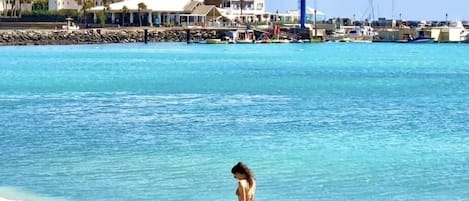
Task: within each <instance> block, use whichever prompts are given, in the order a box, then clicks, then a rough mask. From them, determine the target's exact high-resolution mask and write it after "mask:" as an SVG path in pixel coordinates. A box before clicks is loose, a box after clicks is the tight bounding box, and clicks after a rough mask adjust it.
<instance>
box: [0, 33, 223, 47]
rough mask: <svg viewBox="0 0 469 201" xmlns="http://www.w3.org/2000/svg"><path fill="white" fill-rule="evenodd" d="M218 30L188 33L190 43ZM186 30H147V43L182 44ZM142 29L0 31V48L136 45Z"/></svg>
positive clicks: (142, 39)
mask: <svg viewBox="0 0 469 201" xmlns="http://www.w3.org/2000/svg"><path fill="white" fill-rule="evenodd" d="M220 33H221V32H220V31H217V30H191V31H190V35H191V40H198V39H200V38H217V37H219V34H220ZM186 35H187V32H186V30H183V29H179V30H174V29H165V30H161V29H148V42H185V41H186V39H187V38H186ZM143 41H144V29H84V30H73V31H72V30H0V45H71V44H102V43H138V42H143Z"/></svg>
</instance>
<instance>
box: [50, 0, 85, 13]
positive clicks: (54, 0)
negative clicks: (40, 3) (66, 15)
mask: <svg viewBox="0 0 469 201" xmlns="http://www.w3.org/2000/svg"><path fill="white" fill-rule="evenodd" d="M82 5H83V0H49V10H51V11H57V10H80V9H81V7H82Z"/></svg>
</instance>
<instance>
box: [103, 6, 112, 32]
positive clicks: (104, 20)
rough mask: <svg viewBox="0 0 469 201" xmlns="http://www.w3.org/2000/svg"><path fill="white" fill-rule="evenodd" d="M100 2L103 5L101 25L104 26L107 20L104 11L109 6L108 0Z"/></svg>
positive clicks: (108, 8)
mask: <svg viewBox="0 0 469 201" xmlns="http://www.w3.org/2000/svg"><path fill="white" fill-rule="evenodd" d="M101 4H102V6H103V13H102V19H101V25H103V27H104V26H105V25H106V20H107V16H106V11H108V10H110V9H111V7H110V5H109V0H102V1H101Z"/></svg>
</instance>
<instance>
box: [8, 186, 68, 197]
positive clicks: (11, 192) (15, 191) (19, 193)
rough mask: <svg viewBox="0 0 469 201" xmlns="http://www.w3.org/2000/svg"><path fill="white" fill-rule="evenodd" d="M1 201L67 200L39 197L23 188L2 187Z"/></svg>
mask: <svg viewBox="0 0 469 201" xmlns="http://www.w3.org/2000/svg"><path fill="white" fill-rule="evenodd" d="M0 201H65V199H62V198H55V197H48V196H42V195H38V194H34V193H31V192H27V191H25V190H24V189H21V188H15V187H8V186H0Z"/></svg>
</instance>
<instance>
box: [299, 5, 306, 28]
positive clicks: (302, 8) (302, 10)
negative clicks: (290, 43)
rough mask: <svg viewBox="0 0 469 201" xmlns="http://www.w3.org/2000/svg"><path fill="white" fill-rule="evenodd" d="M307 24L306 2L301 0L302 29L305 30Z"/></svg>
mask: <svg viewBox="0 0 469 201" xmlns="http://www.w3.org/2000/svg"><path fill="white" fill-rule="evenodd" d="M305 23H306V0H300V28H301V29H305V28H306V27H305Z"/></svg>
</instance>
